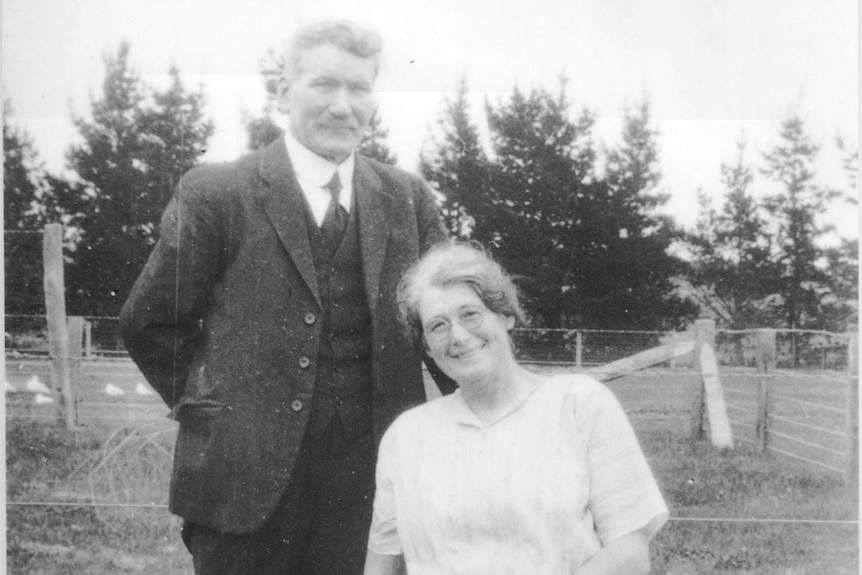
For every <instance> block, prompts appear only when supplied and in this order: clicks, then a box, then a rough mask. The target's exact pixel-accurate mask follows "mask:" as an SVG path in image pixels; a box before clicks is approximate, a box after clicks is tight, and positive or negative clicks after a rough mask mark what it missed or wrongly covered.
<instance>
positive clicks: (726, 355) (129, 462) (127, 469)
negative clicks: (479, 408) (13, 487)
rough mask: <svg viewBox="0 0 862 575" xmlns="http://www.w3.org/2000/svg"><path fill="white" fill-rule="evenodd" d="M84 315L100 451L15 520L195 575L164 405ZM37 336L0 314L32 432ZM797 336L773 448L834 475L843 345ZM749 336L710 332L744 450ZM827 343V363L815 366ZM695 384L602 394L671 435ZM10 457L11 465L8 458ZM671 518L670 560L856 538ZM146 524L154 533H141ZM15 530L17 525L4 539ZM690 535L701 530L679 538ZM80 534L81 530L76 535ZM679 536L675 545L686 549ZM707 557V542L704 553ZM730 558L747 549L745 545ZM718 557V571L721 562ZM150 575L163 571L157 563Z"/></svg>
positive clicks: (36, 329)
mask: <svg viewBox="0 0 862 575" xmlns="http://www.w3.org/2000/svg"><path fill="white" fill-rule="evenodd" d="M86 320H87V323H88V324H89V327H86V328H85V329H89V330H90V333H89V336H87V337H84V338H83V339H82V341H83V342H84V343H83V345H84V347H85V348H86V349H85V350H84V351H83V353H82V354H81V359H80V374H81V377H80V378H79V381H80V385H78V386H77V387H76V389H75V402H76V407H77V415H78V422H79V424H81V425H82V426H83V429H88V430H90V431H91V432H95V431H99V433H98V434H97V436H98V437H99V438H100V439H99V443H98V446H97V448H91V449H90V450H89V452H88V453H89V455H88V456H87V457H86V458H85V459H83V460H80V461H75V462H74V463H75V464H74V466H73V467H71V468H70V469H68V470H67V471H66V472H64V473H62V474H58V475H57V476H56V478H55V479H51V480H48V481H47V483H46V485H44V486H42V487H41V488H37V487H34V486H32V485H25V486H24V487H23V488H22V489H20V490H17V491H15V492H12V493H10V494H9V496H8V497H7V514H8V515H9V517H10V518H11V519H10V525H13V526H17V525H21V524H28V525H29V524H31V523H33V522H42V523H44V524H45V525H52V524H62V525H72V526H74V525H83V526H85V527H81V529H84V530H85V531H86V532H87V533H92V532H95V531H94V530H93V529H94V528H92V527H86V525H87V523H86V522H85V521H83V520H82V519H81V515H80V514H81V513H85V512H86V513H87V514H89V515H92V516H94V517H95V518H96V519H97V520H98V523H99V524H100V525H102V526H104V530H105V531H104V532H105V533H114V535H113V537H115V539H113V540H114V541H118V542H119V543H118V545H119V546H122V547H126V548H130V549H131V548H134V546H135V545H137V543H131V542H130V541H132V540H137V539H141V540H148V541H158V542H161V543H160V545H162V546H161V547H158V551H157V552H155V553H157V554H161V555H170V556H171V557H175V559H170V561H174V562H176V563H177V564H178V565H179V567H171V569H170V570H169V571H170V572H173V573H191V570H190V568H189V566H188V559H187V556H186V554H185V552H184V551H183V549H182V542H181V540H180V539H179V535H178V533H179V523H178V521H177V520H176V518H173V517H172V516H171V515H170V514H169V512H168V511H167V493H168V488H167V485H168V482H169V474H170V466H171V460H172V454H173V444H174V440H175V435H176V431H177V426H176V423H175V422H173V421H171V420H169V419H167V417H166V416H167V413H168V409H167V407H166V406H165V405H164V404H163V403H162V401H161V399H160V398H159V396H158V395H157V394H155V393H154V392H153V390H152V389H151V388H150V387H149V385H148V384H146V382H145V380H144V378H143V376H142V375H141V374H140V372H139V371H138V370H137V368H136V367H135V365H134V364H133V363H132V362H131V360H129V359H128V356H127V354H126V353H125V350H124V349H123V347H122V342H121V340H120V338H119V330H118V321H117V318H98V317H91V318H86ZM14 322H19V323H17V324H15V323H14ZM13 325H14V326H15V327H14V328H13V332H14V333H15V334H16V336H13V337H10V330H9V327H10V326H13ZM85 325H86V324H85ZM44 331H46V328H45V320H44V318H43V317H39V316H35V317H34V316H7V333H6V354H7V355H6V357H7V362H6V385H7V393H6V406H7V410H6V413H7V427H8V426H9V424H10V423H11V424H12V426H13V427H14V426H16V425H24V426H26V425H27V424H28V422H30V423H33V424H36V425H40V426H41V423H42V422H44V423H49V422H52V421H55V415H54V413H53V412H52V411H51V410H50V409H49V407H50V404H49V403H40V401H43V402H45V401H48V400H51V398H52V394H51V390H50V387H51V366H50V362H49V361H48V346H47V341H46V339H45V336H44V335H40V334H43V333H44ZM25 332H28V333H30V334H31V337H30V338H29V339H27V338H22V337H21V334H22V333H25ZM32 334H35V335H32ZM788 335H789V334H788ZM797 335H799V336H800V337H798V338H797V343H796V344H795V350H796V351H795V353H796V355H797V356H798V357H815V356H816V357H819V358H821V360H820V362H819V364H818V363H814V362H811V361H808V362H807V363H806V362H802V361H794V360H793V359H792V357H791V359H784V360H783V361H784V364H783V365H785V366H789V365H793V364H794V363H795V364H796V365H797V366H798V367H797V368H795V369H790V368H789V367H785V368H782V369H777V370H775V371H772V372H770V373H769V374H768V375H767V376H765V377H766V378H767V379H768V380H769V382H770V391H771V393H770V395H769V399H770V409H769V412H768V414H769V429H770V431H769V445H770V452H771V453H773V454H776V455H777V456H778V457H779V458H782V457H783V458H787V459H788V460H789V461H799V462H800V464H801V465H802V466H803V467H804V468H808V467H816V468H817V469H821V470H823V471H824V472H825V473H826V474H827V475H830V476H833V477H836V478H840V477H841V476H842V474H843V473H844V470H845V469H846V458H847V456H848V453H847V450H848V449H849V448H850V446H851V442H849V438H848V433H849V429H848V427H847V417H846V416H847V405H848V393H850V390H851V389H852V386H850V382H851V380H852V378H851V376H850V374H848V373H847V361H848V354H847V351H846V350H847V345H848V343H847V342H848V338H847V337H846V335H845V334H828V336H827V334H817V335H818V336H820V338H813V337H808V338H804V337H801V336H802V335H803V334H797ZM691 337H693V335H692V334H676V333H663V332H611V331H608V332H602V331H593V330H589V331H588V330H584V331H574V330H518V331H517V332H516V333H515V334H514V339H515V341H516V345H517V349H518V354H519V357H520V359H521V360H522V361H524V362H525V363H527V365H528V367H529V369H532V370H536V371H543V372H549V373H553V372H558V371H588V370H589V369H590V368H591V367H594V366H597V365H602V364H605V363H607V362H610V361H615V360H618V359H622V358H624V357H628V356H630V355H632V354H634V353H638V352H641V351H644V350H646V349H649V348H651V347H654V346H656V345H661V344H665V343H669V342H675V341H679V340H680V339H685V338H691ZM752 341H753V339H752V335H751V334H750V333H742V332H736V333H735V332H718V334H717V337H716V344H717V345H716V348H717V351H718V352H717V355H718V357H719V362H720V366H721V370H720V373H721V383H722V387H723V389H724V393H725V395H726V399H727V407H728V412H729V415H730V419H731V424H732V427H733V436H734V440H737V441H740V442H741V443H757V441H758V439H757V433H756V431H757V430H756V427H757V414H758V410H759V396H760V393H759V387H758V386H759V385H760V382H761V380H762V379H763V378H764V376H763V375H762V374H758V372H757V371H756V368H755V367H754V363H753V362H752V361H751V354H752V353H753V352H752V351H751V350H750V348H751V347H754V346H753V344H752V343H751V342H752ZM87 342H89V343H87ZM798 342H805V343H802V344H800V343H798ZM814 344H816V345H817V346H819V347H817V353H814V352H809V351H806V345H811V346H813V345H814ZM784 345H785V347H784V348H782V349H788V348H787V344H784ZM87 346H89V347H87ZM842 346H843V347H844V349H843V350H842V349H841V348H842ZM812 349H814V347H812ZM824 349H825V350H826V357H827V358H829V360H828V361H824V360H823V358H824ZM806 354H807V355H806ZM755 362H756V360H755ZM700 377H701V374H700V373H699V372H698V371H697V370H696V369H695V361H694V358H693V357H689V356H685V357H681V358H677V359H675V360H673V361H667V362H665V363H662V364H658V365H656V366H653V367H652V368H650V369H646V370H643V371H639V372H636V373H633V374H630V375H628V376H625V377H623V378H620V379H617V380H614V381H611V382H609V383H608V386H609V387H611V389H612V390H613V391H614V393H615V394H616V395H617V397H618V398H619V399H620V402H621V403H622V404H623V407H624V408H625V409H626V412H627V413H628V415H629V418H630V420H631V421H632V424H633V426H634V427H635V430H636V431H637V432H638V433H639V434H640V433H665V432H668V433H674V434H676V435H680V434H681V433H685V432H686V431H685V430H687V426H688V420H689V417H690V415H691V411H692V405H691V395H692V389H693V388H694V386H695V385H697V383H698V381H699V378H700ZM10 388H11V389H12V390H11V391H10ZM46 427H47V426H46ZM681 430H682V431H681ZM85 436H86V434H85ZM85 436H82V438H80V439H76V440H75V442H76V444H77V443H78V442H80V443H86V442H87V441H92V440H91V439H90V440H88V439H86V438H85ZM7 441H9V439H8V438H7ZM12 463H13V465H14V461H13V462H12ZM677 511H678V512H680V511H682V513H679V514H674V515H673V516H672V517H671V518H670V526H669V527H668V529H666V530H665V534H664V535H663V536H662V537H664V538H665V539H664V541H666V543H663V542H662V540H659V542H658V544H657V545H658V546H659V547H662V546H663V545H664V546H665V547H666V549H665V551H666V552H667V553H669V554H671V555H673V554H676V555H673V556H674V557H676V556H677V555H678V556H679V557H682V556H683V555H685V554H687V553H689V552H692V553H694V552H700V551H699V547H698V544H697V541H699V537H710V536H711V537H727V538H729V539H730V540H731V541H735V540H736V539H737V538H738V537H743V536H742V535H736V534H735V533H737V532H738V533H740V534H743V533H744V534H745V536H744V537H749V536H750V535H751V534H752V533H754V532H761V531H763V532H764V533H765V534H764V535H763V536H762V537H764V538H766V537H767V536H768V534H766V532H769V533H771V531H770V529H773V528H774V529H775V530H778V531H779V532H781V533H786V532H787V530H793V529H800V530H804V531H809V530H813V529H820V530H824V535H823V537H830V538H831V537H836V538H837V541H839V543H836V545H838V544H840V545H845V546H846V543H840V542H843V541H846V540H847V539H848V538H853V537H855V535H853V534H854V533H856V532H857V531H858V520H857V519H856V517H857V516H856V514H855V513H852V514H851V515H850V516H849V517H848V516H847V515H842V516H839V518H834V516H832V517H830V516H827V517H824V516H822V515H820V514H818V513H816V512H812V513H811V514H810V515H808V516H806V515H804V514H796V516H794V514H787V515H785V514H784V513H767V514H763V515H760V516H751V517H748V516H743V515H738V516H736V517H722V516H719V515H720V512H719V513H712V514H709V513H697V512H696V510H695V512H694V513H693V514H692V515H691V516H686V515H687V514H686V513H685V511H686V510H685V509H682V510H677ZM800 515H801V516H800ZM851 517H852V518H851ZM145 525H146V526H149V527H146V529H145V527H144V526H145ZM771 526H774V527H771ZM16 529H17V527H13V531H12V532H13V534H14V533H15V530H16ZM692 529H694V530H695V531H696V532H697V533H698V535H696V536H694V537H690V536H687V535H686V534H687V533H690V532H691V530H692ZM73 532H74V529H73ZM848 533H849V535H848ZM701 534H702V535H701ZM84 535H85V534H84V533H83V532H82V533H81V534H80V535H76V536H80V537H84ZM100 537H105V535H104V534H103V535H100ZM680 541H682V542H684V543H683V547H682V548H681V549H680V548H679V547H678V546H679V545H680V543H679V542H680ZM746 545H749V544H746ZM811 545H812V546H811V549H810V553H814V552H815V551H817V549H816V547H815V546H814V544H811ZM56 548H57V547H56V546H55V547H51V546H50V545H46V544H42V543H38V542H34V540H33V538H32V537H29V538H27V537H24V538H22V540H21V541H14V542H13V549H14V550H15V552H16V553H18V554H21V553H24V554H26V553H33V554H38V553H52V552H54V550H56ZM46 549H47V550H46ZM704 549H708V546H706V545H704ZM692 550H693V551H692ZM736 551H738V552H739V553H742V554H743V555H744V554H745V547H744V546H743V547H742V548H741V550H738V549H736V550H735V552H736ZM703 553H705V554H707V555H708V554H709V553H710V552H709V551H708V550H705V551H703ZM134 557H135V559H134V561H133V560H132V559H130V558H127V559H126V560H127V561H128V563H129V565H138V564H139V562H140V561H142V559H141V558H140V554H138V555H134ZM714 560H715V564H716V565H717V564H718V562H720V560H721V559H720V558H714ZM112 561H117V560H116V559H113V560H112ZM710 561H713V559H710ZM136 562H137V563H136ZM171 565H174V563H171ZM135 570H137V571H138V572H140V570H141V569H140V568H139V567H135V569H132V571H135ZM144 571H145V572H146V569H144ZM115 572H120V570H118V571H115ZM122 572H127V571H122ZM152 572H155V571H152ZM159 572H167V571H166V570H165V569H164V568H162V569H161V570H160V571H159Z"/></svg>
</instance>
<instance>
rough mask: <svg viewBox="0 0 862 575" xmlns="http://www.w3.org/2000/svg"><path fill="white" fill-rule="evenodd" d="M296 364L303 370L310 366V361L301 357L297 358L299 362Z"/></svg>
mask: <svg viewBox="0 0 862 575" xmlns="http://www.w3.org/2000/svg"><path fill="white" fill-rule="evenodd" d="M296 363H297V365H299V367H301V368H302V369H305V368H306V367H308V366H309V365H311V360H310V359H308V358H307V357H305V356H302V357H300V358H299V361H297V362H296Z"/></svg>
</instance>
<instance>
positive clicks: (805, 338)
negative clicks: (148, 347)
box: [5, 314, 849, 372]
mask: <svg viewBox="0 0 862 575" xmlns="http://www.w3.org/2000/svg"><path fill="white" fill-rule="evenodd" d="M5 320H6V327H5V349H6V354H7V355H13V356H15V355H34V356H44V355H46V354H48V352H49V346H48V328H47V322H46V319H45V316H44V315H21V314H19V315H15V314H7V315H6V316H5ZM84 320H85V324H84V325H85V330H87V332H86V333H85V335H84V339H83V341H84V350H83V356H84V357H105V358H109V357H128V354H127V352H126V349H125V347H124V345H123V341H122V337H121V336H120V329H119V318H117V317H99V316H84ZM775 331H776V351H777V362H776V367H778V368H780V369H788V370H808V371H823V372H828V371H835V372H840V371H846V369H847V362H848V354H847V343H848V338H849V334H846V333H831V332H825V331H812V330H790V329H787V330H775ZM756 332H757V330H744V331H732V330H718V331H717V333H716V339H715V353H716V356H717V359H718V362H719V365H720V366H722V367H750V368H754V367H756V362H757V343H756ZM693 338H694V334H693V333H691V332H665V331H621V330H589V329H586V330H579V329H533V328H522V329H516V330H514V333H513V340H514V343H515V347H516V350H517V353H518V356H519V358H520V359H521V360H523V361H529V362H538V363H541V362H550V363H564V364H574V365H576V366H577V367H590V366H597V365H603V364H606V363H609V362H612V361H616V360H619V359H622V358H624V357H628V356H630V355H633V354H635V353H638V352H641V351H644V350H646V349H649V348H652V347H655V346H658V345H663V344H667V343H671V342H675V341H681V340H684V339H693ZM674 365H691V359H690V358H689V359H685V358H684V359H681V360H679V361H676V362H674Z"/></svg>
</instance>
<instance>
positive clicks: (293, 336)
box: [120, 138, 449, 533]
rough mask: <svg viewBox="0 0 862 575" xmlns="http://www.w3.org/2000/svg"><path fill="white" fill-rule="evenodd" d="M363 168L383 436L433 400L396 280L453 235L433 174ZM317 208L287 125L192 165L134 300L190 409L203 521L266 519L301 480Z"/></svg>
mask: <svg viewBox="0 0 862 575" xmlns="http://www.w3.org/2000/svg"><path fill="white" fill-rule="evenodd" d="M353 182H354V188H353V189H354V194H355V196H354V198H355V199H354V204H353V206H354V208H353V209H356V210H358V212H357V214H358V217H359V223H360V244H361V254H362V256H361V257H362V267H363V273H364V276H365V288H366V291H367V298H368V304H369V307H370V310H371V316H372V318H373V319H372V334H373V335H372V337H373V342H372V344H373V360H372V361H373V368H372V369H373V419H374V432H375V435H376V437H377V439H378V441H379V438H380V436H381V435H382V433H383V431H385V429H386V428H387V427H388V425H389V424H390V423H391V422H392V420H393V419H394V418H395V417H396V416H397V415H398V414H399V413H401V412H402V411H404V410H405V409H406V408H408V407H411V406H413V405H416V404H419V403H421V402H423V401H424V400H425V392H424V386H423V384H422V375H421V365H420V359H421V358H420V356H419V355H418V354H417V352H416V350H415V349H414V346H413V345H412V343H411V342H410V341H409V338H407V337H406V336H405V335H404V331H403V329H402V328H401V326H400V324H399V321H398V318H397V315H396V309H395V303H394V300H395V289H396V286H397V283H398V280H399V279H400V276H401V274H402V272H404V270H405V269H406V268H407V266H409V265H410V264H411V263H413V262H414V261H415V260H416V259H417V258H418V256H419V254H420V253H421V252H422V251H424V250H425V249H426V248H428V247H429V246H430V245H432V244H434V243H436V242H438V241H441V240H444V239H445V237H446V234H445V231H444V229H443V227H442V224H441V222H440V218H439V214H438V208H437V206H436V204H435V202H434V199H433V197H432V195H431V193H430V190H429V189H428V187H427V185H426V184H425V183H424V182H423V181H422V180H420V179H419V178H417V177H415V176H411V175H409V174H407V173H405V172H403V171H401V170H398V169H395V168H392V167H390V166H385V165H383V164H380V163H377V162H374V161H372V160H369V159H366V158H363V157H361V156H357V158H356V168H355V173H354V180H353ZM305 209H306V208H305V207H304V203H303V199H302V192H301V190H300V188H299V184H298V183H297V181H296V178H295V177H294V175H293V170H292V168H291V165H290V162H289V160H288V157H287V150H286V148H285V145H284V141H283V139H281V138H279V139H278V140H277V141H276V142H275V143H274V144H272V145H270V146H269V147H267V148H265V149H264V150H261V151H258V152H256V153H253V154H251V155H248V156H245V157H243V158H240V159H239V160H237V161H236V162H233V163H229V164H221V165H208V166H201V167H198V168H195V169H193V170H191V171H190V172H189V173H188V174H186V175H185V176H184V177H183V178H182V180H181V181H180V184H179V187H178V189H177V191H176V193H175V195H174V197H173V199H172V200H171V202H170V204H169V205H168V207H167V209H166V211H165V214H164V216H163V219H162V224H161V237H160V239H159V242H158V243H157V245H156V247H155V249H154V251H153V253H152V254H151V256H150V259H149V261H148V262H147V265H146V267H145V268H144V270H143V272H142V273H141V275H140V277H139V278H138V280H137V282H136V283H135V286H134V288H133V289H132V292H131V295H130V297H129V300H128V301H127V302H126V304H125V306H124V307H123V310H122V313H121V317H120V325H121V330H122V334H123V339H124V341H125V344H126V347H127V349H128V350H129V353H130V354H131V356H132V358H133V359H134V360H135V362H136V363H137V364H138V366H139V367H140V369H141V371H142V372H143V373H144V375H145V376H146V378H147V380H148V381H149V382H150V383H151V384H152V386H153V387H154V388H155V389H156V390H157V391H158V393H159V394H160V395H161V397H162V398H163V399H164V401H165V402H166V403H167V405H168V406H169V407H171V410H172V414H173V416H174V417H175V418H176V419H177V420H178V421H179V423H180V430H179V435H178V438H177V444H176V452H175V454H174V457H175V461H174V471H173V477H172V481H171V497H170V507H171V511H172V512H174V513H176V514H177V515H180V516H181V517H183V518H185V519H186V520H188V521H191V522H193V523H197V524H201V525H206V526H209V527H212V528H215V529H218V530H221V531H227V532H236V533H242V532H250V531H253V530H256V529H257V528H258V527H259V526H260V525H261V524H262V522H263V520H264V519H265V518H266V517H267V515H268V514H269V513H270V512H271V511H272V510H273V509H274V508H275V506H276V504H277V502H278V500H279V498H280V496H281V494H282V491H283V489H284V487H285V486H286V485H287V483H288V481H289V479H290V476H291V471H292V469H293V465H294V462H295V460H296V457H297V454H298V452H299V446H300V440H301V438H302V435H303V431H304V429H305V427H306V423H307V421H308V414H309V410H310V408H311V398H312V392H313V387H314V381H315V377H316V369H317V359H318V348H319V345H320V341H321V336H322V334H321V327H320V321H319V318H320V313H321V308H320V296H319V294H318V288H317V279H316V274H315V270H314V265H313V263H312V256H311V248H310V245H309V239H308V234H307V228H306V223H305V216H304V212H303V210H305ZM447 391H449V390H447Z"/></svg>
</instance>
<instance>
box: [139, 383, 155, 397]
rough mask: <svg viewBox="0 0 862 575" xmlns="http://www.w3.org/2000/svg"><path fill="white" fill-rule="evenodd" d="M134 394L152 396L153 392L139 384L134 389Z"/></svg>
mask: <svg viewBox="0 0 862 575" xmlns="http://www.w3.org/2000/svg"><path fill="white" fill-rule="evenodd" d="M135 393H137V394H138V395H152V394H153V391H152V390H151V389H150V388H149V387H147V386H146V385H144V384H143V383H139V384H138V385H137V386H136V387H135Z"/></svg>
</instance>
